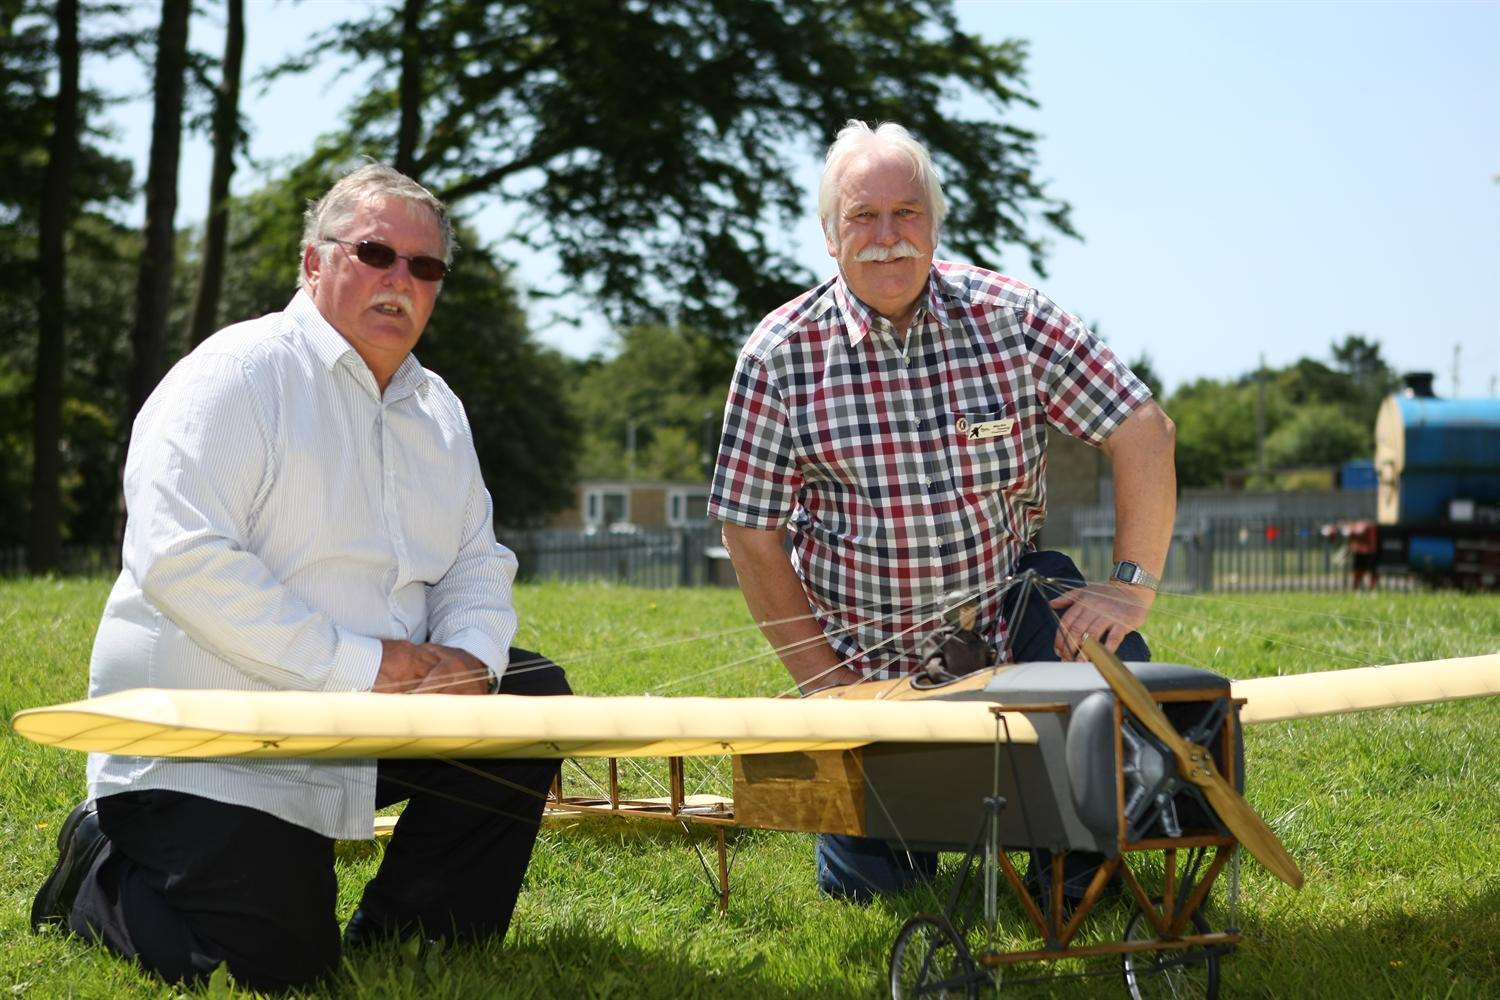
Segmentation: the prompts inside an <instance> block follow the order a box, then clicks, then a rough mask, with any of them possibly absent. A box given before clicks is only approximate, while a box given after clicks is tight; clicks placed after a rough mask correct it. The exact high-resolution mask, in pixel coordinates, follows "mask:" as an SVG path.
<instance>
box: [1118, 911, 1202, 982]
mask: <svg viewBox="0 0 1500 1000" xmlns="http://www.w3.org/2000/svg"><path fill="white" fill-rule="evenodd" d="M1192 923H1193V930H1194V931H1196V932H1197V933H1199V934H1207V933H1209V926H1208V921H1207V920H1205V919H1204V918H1203V910H1202V909H1201V908H1200V909H1198V910H1197V911H1196V912H1194V913H1193V920H1192ZM1142 925H1144V929H1145V930H1148V931H1151V932H1152V934H1151V936H1150V938H1146V939H1145V940H1150V939H1151V938H1154V937H1155V928H1153V927H1152V926H1151V922H1150V920H1149V919H1147V917H1146V914H1145V912H1144V911H1142V910H1140V909H1137V910H1136V911H1135V915H1134V916H1132V917H1131V918H1130V923H1128V924H1126V925H1125V940H1126V941H1132V940H1142V939H1141V938H1137V937H1135V934H1136V931H1137V928H1140V927H1142ZM1176 954H1181V952H1171V951H1168V952H1150V951H1142V952H1136V953H1134V954H1125V955H1122V956H1121V958H1120V965H1121V971H1122V973H1123V974H1124V977H1125V993H1126V995H1127V996H1129V997H1130V998H1131V1000H1147V998H1148V997H1153V996H1170V997H1173V998H1180V997H1183V996H1191V997H1201V998H1202V1000H1218V996H1219V956H1218V955H1209V956H1207V957H1206V958H1204V959H1203V963H1202V964H1203V965H1204V967H1205V968H1206V969H1207V979H1206V980H1205V981H1204V982H1203V983H1202V984H1201V985H1199V984H1198V983H1196V982H1195V983H1194V984H1193V985H1194V990H1192V991H1190V992H1187V993H1181V992H1178V991H1177V990H1176V989H1169V991H1168V992H1165V993H1163V992H1155V991H1150V990H1148V991H1147V992H1144V993H1143V992H1142V991H1141V984H1142V983H1158V984H1161V983H1163V982H1164V979H1163V978H1162V977H1159V976H1156V975H1152V974H1150V969H1146V970H1142V971H1144V972H1145V973H1147V974H1146V975H1142V976H1139V977H1138V976H1137V975H1136V965H1137V963H1139V962H1141V961H1142V960H1148V961H1149V958H1150V957H1151V956H1153V955H1164V956H1170V955H1176ZM1191 969H1192V966H1190V965H1179V966H1176V967H1174V968H1173V970H1172V972H1170V973H1166V974H1164V975H1174V974H1177V975H1180V974H1183V973H1186V972H1188V971H1190V970H1191Z"/></svg>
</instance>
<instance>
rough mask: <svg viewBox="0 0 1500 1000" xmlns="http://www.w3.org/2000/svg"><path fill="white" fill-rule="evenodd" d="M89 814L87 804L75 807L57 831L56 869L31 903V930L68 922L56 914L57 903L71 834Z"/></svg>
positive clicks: (66, 867)
mask: <svg viewBox="0 0 1500 1000" xmlns="http://www.w3.org/2000/svg"><path fill="white" fill-rule="evenodd" d="M88 814H89V810H88V803H86V802H85V803H84V804H83V805H81V806H78V807H75V808H74V810H73V811H72V812H71V813H69V814H68V818H67V819H66V820H64V821H63V825H62V829H61V830H59V831H57V867H56V868H54V869H52V874H51V875H49V876H48V877H47V881H45V882H43V883H42V887H41V889H40V890H38V892H37V894H36V898H35V899H33V900H32V901H31V929H32V930H33V931H39V930H41V929H42V927H43V926H44V925H46V924H62V923H66V922H67V920H68V914H66V913H58V912H56V910H57V901H58V898H59V897H60V896H61V895H62V889H63V888H64V887H63V885H62V880H63V873H64V872H66V871H67V870H68V869H69V868H70V867H71V866H70V865H69V864H68V862H69V860H70V858H69V857H68V854H69V851H70V849H71V848H72V846H73V834H75V833H77V832H78V827H79V824H81V823H82V822H83V821H84V818H85V817H87V816H88ZM75 895H76V893H75Z"/></svg>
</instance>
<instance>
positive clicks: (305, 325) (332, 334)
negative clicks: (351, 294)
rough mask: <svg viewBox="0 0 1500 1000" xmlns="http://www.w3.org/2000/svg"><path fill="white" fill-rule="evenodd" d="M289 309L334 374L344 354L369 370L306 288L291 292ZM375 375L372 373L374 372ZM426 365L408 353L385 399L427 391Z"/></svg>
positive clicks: (394, 398)
mask: <svg viewBox="0 0 1500 1000" xmlns="http://www.w3.org/2000/svg"><path fill="white" fill-rule="evenodd" d="M286 313H287V315H288V316H290V317H291V319H292V322H293V323H295V324H296V326H297V329H299V330H301V331H302V334H303V336H304V337H306V338H307V342H308V344H309V345H310V346H311V347H312V349H313V354H315V355H317V358H318V360H319V361H320V362H321V363H322V365H323V367H324V368H325V369H326V370H327V371H328V372H329V373H330V374H332V372H333V370H334V369H335V368H337V367H338V365H339V362H340V361H342V360H343V359H344V358H346V357H349V356H351V355H352V356H353V361H352V362H351V363H352V364H355V365H357V366H358V367H359V368H363V369H365V370H366V371H368V370H369V367H368V366H367V365H366V364H365V362H364V359H363V358H361V357H360V356H359V352H358V351H356V350H355V349H354V346H353V345H352V344H350V343H349V341H347V340H345V339H344V335H343V334H341V333H339V332H338V330H336V329H334V326H333V324H332V323H330V322H328V319H327V317H325V316H324V315H323V313H322V312H321V311H319V309H318V307H317V306H316V305H314V304H313V300H312V297H311V296H310V295H308V294H307V292H305V291H303V290H301V289H298V291H297V294H296V295H294V296H292V301H291V303H290V304H289V305H288V306H287V307H286ZM372 378H373V376H372ZM427 382H428V378H427V369H425V368H423V367H422V364H421V362H419V361H418V360H417V356H416V355H415V354H408V355H407V356H406V357H405V358H404V359H403V360H402V362H401V367H399V368H397V369H396V374H395V375H392V376H391V384H390V385H388V386H386V390H385V399H386V401H387V402H394V401H395V400H397V399H400V398H402V397H403V396H408V395H410V394H411V393H413V392H418V393H422V394H424V395H425V393H426V391H427Z"/></svg>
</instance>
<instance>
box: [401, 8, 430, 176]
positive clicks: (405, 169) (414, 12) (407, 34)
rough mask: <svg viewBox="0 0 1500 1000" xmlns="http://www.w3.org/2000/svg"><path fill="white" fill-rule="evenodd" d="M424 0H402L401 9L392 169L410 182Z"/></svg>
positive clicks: (418, 117) (418, 118)
mask: <svg viewBox="0 0 1500 1000" xmlns="http://www.w3.org/2000/svg"><path fill="white" fill-rule="evenodd" d="M426 4H427V0H406V4H405V6H404V7H403V9H402V11H401V125H400V129H399V131H398V132H397V134H396V169H397V170H399V171H401V172H402V173H403V174H405V175H406V176H408V177H410V178H411V179H412V180H414V181H418V182H420V181H421V178H420V177H418V176H417V173H418V170H417V143H418V141H420V140H421V138H422V36H421V25H422V8H423V7H425V6H426Z"/></svg>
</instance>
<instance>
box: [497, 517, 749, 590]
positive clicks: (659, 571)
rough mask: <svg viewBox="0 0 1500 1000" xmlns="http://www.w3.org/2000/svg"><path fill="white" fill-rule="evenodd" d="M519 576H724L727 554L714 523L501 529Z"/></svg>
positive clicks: (692, 583)
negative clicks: (633, 528) (670, 526)
mask: <svg viewBox="0 0 1500 1000" xmlns="http://www.w3.org/2000/svg"><path fill="white" fill-rule="evenodd" d="M500 541H501V542H502V543H503V544H504V545H506V546H507V547H509V548H510V549H512V550H513V551H514V552H515V553H516V558H517V559H519V560H520V563H521V568H520V571H519V575H518V578H519V579H521V580H609V581H613V582H615V583H623V584H629V585H630V586H633V587H697V586H703V585H705V584H708V583H715V582H720V581H721V579H722V576H723V573H724V572H725V566H724V564H725V556H724V553H723V549H722V548H719V532H718V530H717V529H716V528H714V527H708V526H704V527H696V528H674V529H671V530H668V531H633V532H625V533H616V532H604V531H601V532H598V533H595V534H589V533H586V532H578V531H503V530H502V531H501V532H500Z"/></svg>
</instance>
